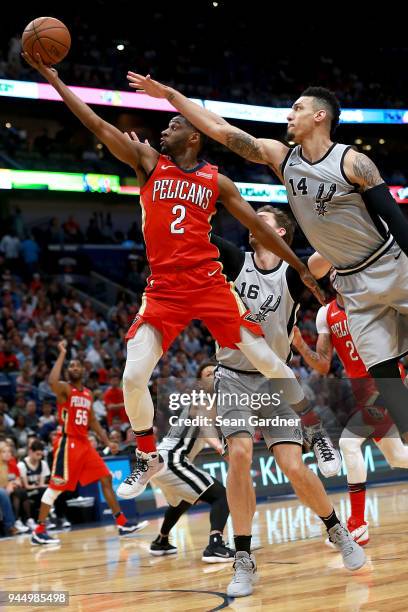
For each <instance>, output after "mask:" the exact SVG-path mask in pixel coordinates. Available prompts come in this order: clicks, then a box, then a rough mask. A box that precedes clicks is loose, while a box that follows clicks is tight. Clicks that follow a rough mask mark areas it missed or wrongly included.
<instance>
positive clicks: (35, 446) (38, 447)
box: [30, 440, 44, 453]
mask: <svg viewBox="0 0 408 612" xmlns="http://www.w3.org/2000/svg"><path fill="white" fill-rule="evenodd" d="M43 450H44V444H43V443H42V442H41V440H33V442H32V443H31V444H30V451H33V452H34V453H35V452H36V451H43Z"/></svg>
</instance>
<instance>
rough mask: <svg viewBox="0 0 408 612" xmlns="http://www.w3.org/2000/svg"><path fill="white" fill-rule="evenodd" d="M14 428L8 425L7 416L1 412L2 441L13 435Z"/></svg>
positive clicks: (0, 431) (0, 436)
mask: <svg viewBox="0 0 408 612" xmlns="http://www.w3.org/2000/svg"><path fill="white" fill-rule="evenodd" d="M13 432H14V430H13V428H12V427H10V426H9V425H8V424H7V421H6V415H5V414H3V412H0V439H1V438H7V437H8V436H12V435H13Z"/></svg>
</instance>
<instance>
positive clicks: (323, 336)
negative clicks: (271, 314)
mask: <svg viewBox="0 0 408 612" xmlns="http://www.w3.org/2000/svg"><path fill="white" fill-rule="evenodd" d="M316 327H317V332H318V334H319V335H318V339H317V344H316V351H313V350H312V349H311V348H310V347H309V346H308V345H307V344H306V342H305V341H304V340H303V338H302V336H301V333H300V331H299V329H298V328H296V329H295V337H294V340H293V345H294V346H295V348H296V349H297V350H298V351H299V353H300V354H301V355H302V357H303V359H304V360H305V361H306V363H307V364H308V365H309V366H310V367H312V368H313V369H315V370H317V371H318V372H320V374H327V373H328V372H329V370H330V364H331V360H332V356H333V349H335V351H336V353H337V355H338V357H339V359H340V361H341V362H342V364H343V367H344V369H345V372H346V375H347V378H349V379H350V383H351V386H352V390H353V395H354V399H355V409H354V411H353V412H352V413H351V415H350V416H349V419H348V421H347V424H346V427H345V429H344V430H343V432H342V434H341V438H340V448H341V450H342V453H343V457H344V462H345V464H346V468H347V483H348V489H349V496H350V504H351V516H350V517H349V519H348V521H347V527H348V529H349V531H350V532H351V534H352V536H353V537H354V539H355V541H356V542H358V544H360V545H361V546H364V545H365V544H367V543H368V541H369V533H368V523H367V522H366V521H365V493H366V481H367V468H366V466H365V462H364V457H363V453H362V450H361V447H362V445H363V443H364V442H365V441H366V440H367V438H372V439H373V440H374V442H375V443H376V445H377V446H378V448H379V449H380V450H381V452H382V454H383V455H384V457H385V458H386V460H387V462H388V463H389V465H390V466H391V467H402V468H408V447H406V446H404V444H403V443H402V442H401V438H400V435H399V433H398V430H397V428H396V426H395V425H394V423H393V421H392V419H391V417H390V416H389V414H388V412H387V411H386V410H385V409H384V408H383V406H382V405H383V402H382V400H381V397H379V392H378V389H377V386H376V384H375V380H374V379H373V378H372V377H371V376H370V374H369V373H368V372H367V369H366V367H365V365H364V363H363V361H362V359H361V357H360V355H359V354H358V352H357V349H356V347H355V345H354V342H353V339H352V337H351V334H350V330H349V327H348V322H347V316H346V313H345V310H344V306H343V299H342V297H341V296H340V295H339V294H337V295H336V298H335V299H334V300H333V301H332V302H330V303H329V304H327V305H326V306H322V308H320V310H319V312H318V314H317V318H316ZM379 342H381V339H379ZM400 372H401V378H402V379H403V380H404V379H405V371H404V368H403V367H402V365H401V364H400ZM328 544H329V545H330V543H329V542H328Z"/></svg>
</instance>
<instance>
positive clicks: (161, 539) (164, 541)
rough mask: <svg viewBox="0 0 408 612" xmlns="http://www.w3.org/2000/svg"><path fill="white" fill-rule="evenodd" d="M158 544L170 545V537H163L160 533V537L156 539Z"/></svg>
mask: <svg viewBox="0 0 408 612" xmlns="http://www.w3.org/2000/svg"><path fill="white" fill-rule="evenodd" d="M156 542H157V543H158V544H168V543H169V536H168V535H161V534H160V533H159V535H158V536H157V538H156Z"/></svg>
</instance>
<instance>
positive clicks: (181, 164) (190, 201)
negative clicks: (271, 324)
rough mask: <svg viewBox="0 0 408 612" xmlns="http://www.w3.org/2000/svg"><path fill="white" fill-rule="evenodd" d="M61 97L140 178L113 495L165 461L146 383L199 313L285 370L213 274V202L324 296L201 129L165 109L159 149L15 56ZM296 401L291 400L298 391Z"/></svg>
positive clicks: (267, 364) (264, 368)
mask: <svg viewBox="0 0 408 612" xmlns="http://www.w3.org/2000/svg"><path fill="white" fill-rule="evenodd" d="M23 55H24V57H25V59H26V60H27V62H28V63H29V64H30V65H31V66H32V67H33V68H36V69H37V70H38V71H39V72H40V73H41V74H42V75H43V76H44V78H46V79H47V80H48V81H49V83H50V84H51V85H52V86H53V87H54V88H55V89H56V91H57V92H58V93H59V94H60V95H61V97H62V99H63V100H64V102H65V103H66V104H67V106H68V107H69V108H70V109H71V111H72V112H73V113H74V114H75V115H76V116H77V117H78V119H80V121H82V123H83V124H84V125H85V126H86V127H87V128H88V129H90V130H91V131H92V132H93V133H94V134H95V135H96V136H97V137H98V138H99V139H100V140H101V141H102V142H103V143H104V144H105V145H106V146H107V147H108V148H109V150H110V151H111V153H112V154H113V155H115V157H117V158H118V159H119V160H121V161H123V162H125V163H127V164H129V166H131V167H132V168H133V169H134V171H135V172H136V174H137V177H138V180H139V184H140V186H141V196H140V203H141V206H142V212H143V233H144V238H145V242H146V252H147V256H148V261H149V265H150V268H151V276H150V277H149V278H148V281H147V288H146V291H145V294H144V296H143V301H142V307H141V308H140V310H139V313H138V315H137V316H136V318H135V320H134V322H133V324H132V326H131V328H130V330H129V332H128V334H127V340H128V346H127V360H126V367H125V371H124V375H123V391H124V399H125V408H126V413H127V415H128V417H129V420H130V423H131V425H132V429H133V431H134V432H135V435H136V441H137V450H136V465H135V469H134V470H133V472H132V474H131V475H130V476H129V477H128V478H127V479H126V480H125V481H124V482H123V483H122V484H121V485H120V487H119V489H118V494H119V495H120V496H121V497H125V498H132V497H135V496H136V495H139V494H140V493H141V492H142V491H143V490H144V489H145V487H146V485H147V483H148V482H149V480H150V478H152V477H153V476H155V475H156V476H157V475H158V474H159V473H160V472H162V471H163V470H164V468H165V466H164V464H163V460H162V458H161V457H160V455H159V453H158V452H157V451H156V440H155V437H154V434H153V416H154V408H153V402H152V399H151V396H150V393H149V390H148V381H149V379H150V376H151V373H152V372H153V370H154V368H155V366H156V364H157V362H158V361H159V359H160V357H161V355H162V354H163V352H165V351H166V350H167V348H168V347H169V345H170V344H171V342H172V341H173V340H174V339H175V338H176V336H177V335H178V334H179V333H180V332H181V331H182V330H183V329H184V328H185V327H186V325H188V323H189V322H190V321H191V320H192V319H201V320H202V321H203V322H204V323H205V324H206V326H207V327H208V329H209V330H210V332H211V334H212V335H213V336H214V337H215V339H216V340H217V341H218V343H219V344H220V346H222V347H231V348H235V347H238V348H239V349H240V350H241V351H242V352H243V353H244V354H245V355H246V357H247V358H248V359H249V360H250V361H251V363H252V364H253V365H254V366H255V367H256V368H257V369H258V370H259V371H260V372H262V374H264V376H266V377H267V378H292V379H294V374H293V373H292V371H291V370H290V369H289V368H288V367H287V366H286V364H284V363H283V362H282V361H281V360H280V359H279V358H278V357H277V356H276V355H275V353H274V352H273V351H272V349H271V348H270V347H269V346H268V345H267V343H266V341H265V339H264V338H263V337H262V336H263V334H262V330H261V327H260V326H259V324H258V323H257V322H256V321H255V320H254V319H253V318H252V317H251V313H250V312H249V311H248V310H247V309H246V308H245V306H244V305H243V303H242V301H241V300H240V298H239V296H238V295H237V294H236V292H235V291H234V290H233V286H232V284H229V283H228V282H227V280H226V278H225V276H224V275H223V274H222V265H221V264H220V263H219V262H218V261H217V260H218V257H219V252H218V249H217V248H216V247H215V246H214V245H212V244H211V242H210V239H209V232H210V231H211V225H210V219H211V217H212V216H213V215H214V214H215V212H216V208H215V205H216V202H217V200H221V201H222V202H223V204H224V206H225V207H226V208H227V209H228V211H229V212H230V213H231V214H232V215H234V216H235V217H236V218H237V219H238V220H239V221H240V222H241V223H243V225H245V226H246V227H247V228H249V230H250V231H251V233H252V235H253V236H254V237H256V239H257V240H258V241H259V243H260V244H262V245H263V246H264V247H265V248H267V249H269V250H271V251H273V252H274V253H276V254H277V255H278V256H279V257H280V258H281V259H284V260H285V261H287V262H288V263H289V264H290V265H291V266H293V267H294V268H295V269H296V270H297V271H298V272H299V275H300V277H301V278H302V280H303V282H304V283H305V284H306V285H307V286H308V287H309V288H310V289H311V291H313V293H315V295H316V296H317V297H318V299H319V301H320V302H321V303H324V300H323V297H322V294H321V292H320V289H319V288H318V285H317V283H316V281H315V279H314V278H313V276H312V275H311V274H310V272H309V270H308V268H307V267H306V266H305V264H303V263H302V262H301V261H300V260H299V259H298V257H296V255H295V254H294V253H293V251H292V250H291V249H290V247H289V246H288V245H287V244H286V243H285V242H284V240H283V239H282V238H281V237H280V236H278V234H277V233H276V232H275V231H274V230H273V229H271V228H270V227H269V226H268V225H267V224H266V223H265V222H264V220H263V219H262V218H260V217H259V216H257V215H256V214H255V211H254V210H253V209H252V208H251V206H250V205H249V204H248V203H247V202H246V201H245V200H243V199H242V198H241V196H240V194H239V191H238V189H237V188H236V187H235V185H234V183H233V182H232V181H231V180H229V179H228V178H227V177H225V176H223V175H221V174H219V173H218V169H217V167H216V166H213V165H211V164H209V163H207V162H205V161H203V160H200V159H199V153H200V150H201V145H202V135H201V134H200V132H199V131H197V130H196V128H194V127H193V126H192V125H191V124H190V123H189V122H188V121H187V120H186V119H185V118H184V117H182V116H180V115H178V116H176V117H174V118H173V119H172V120H171V121H170V123H169V125H168V127H167V128H166V129H165V130H163V132H162V140H161V143H160V144H161V154H160V153H158V151H156V150H155V149H154V148H152V147H150V146H148V145H146V144H142V143H140V142H133V141H132V140H131V139H129V138H128V137H127V136H126V135H124V134H123V133H122V132H120V131H119V130H118V129H117V128H115V127H114V126H112V125H110V124H109V123H107V122H106V121H103V120H102V119H101V118H100V117H98V115H96V113H94V112H93V111H92V110H91V109H90V108H89V106H87V105H86V104H84V103H83V102H82V101H81V100H80V99H79V98H78V97H77V96H76V95H75V94H74V93H73V92H72V91H71V90H70V89H69V88H68V87H67V86H66V85H65V84H64V83H63V82H62V81H61V80H60V79H59V77H58V73H57V71H56V70H55V69H53V68H49V67H47V66H45V65H44V64H43V63H42V62H41V58H40V56H39V55H37V61H34V60H33V59H32V58H31V57H30V56H28V55H27V54H23ZM299 399H300V398H299Z"/></svg>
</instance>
